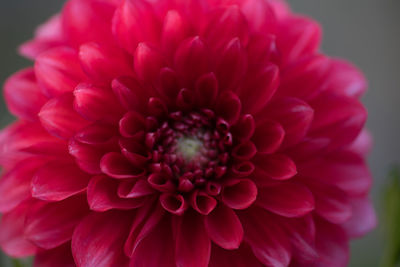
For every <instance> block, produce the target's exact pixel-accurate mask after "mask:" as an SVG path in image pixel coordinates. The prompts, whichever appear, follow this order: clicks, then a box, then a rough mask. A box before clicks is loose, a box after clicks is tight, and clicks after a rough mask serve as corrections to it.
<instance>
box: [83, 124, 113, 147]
mask: <svg viewBox="0 0 400 267" xmlns="http://www.w3.org/2000/svg"><path fill="white" fill-rule="evenodd" d="M117 133H118V131H117V130H116V129H115V128H114V127H113V126H112V125H110V124H106V123H103V122H94V123H92V124H90V125H88V126H87V127H86V128H84V129H82V130H81V131H79V132H78V133H77V134H76V135H75V139H76V140H77V141H79V142H81V143H83V144H88V145H101V144H105V143H107V142H110V141H111V139H112V138H113V137H114V136H115V135H117Z"/></svg>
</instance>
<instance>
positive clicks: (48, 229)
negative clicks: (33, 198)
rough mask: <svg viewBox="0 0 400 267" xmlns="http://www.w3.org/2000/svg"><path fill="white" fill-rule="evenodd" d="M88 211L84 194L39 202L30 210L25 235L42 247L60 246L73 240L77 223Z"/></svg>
mask: <svg viewBox="0 0 400 267" xmlns="http://www.w3.org/2000/svg"><path fill="white" fill-rule="evenodd" d="M87 213H88V208H87V204H86V199H85V198H84V197H83V196H75V197H72V198H69V199H66V200H63V201H59V202H54V203H46V202H38V203H37V204H35V205H34V206H32V207H31V209H30V211H29V212H28V215H27V218H26V221H25V236H26V238H27V239H28V240H30V241H32V242H33V243H35V244H36V245H37V246H39V247H41V248H44V249H52V248H55V247H58V246H59V245H61V244H63V243H65V242H67V241H69V240H71V237H72V232H73V231H74V229H75V227H76V225H77V224H78V223H79V222H80V221H81V220H82V219H83V218H84V216H85V215H86V214H87Z"/></svg>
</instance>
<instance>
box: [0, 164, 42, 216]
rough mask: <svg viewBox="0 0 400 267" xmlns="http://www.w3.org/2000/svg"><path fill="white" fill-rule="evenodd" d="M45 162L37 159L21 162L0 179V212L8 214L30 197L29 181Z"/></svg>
mask: <svg viewBox="0 0 400 267" xmlns="http://www.w3.org/2000/svg"><path fill="white" fill-rule="evenodd" d="M44 163H45V162H44V161H43V160H40V159H37V158H29V159H27V160H23V161H21V162H20V163H19V164H17V165H16V166H15V167H14V168H13V169H11V170H9V171H8V172H6V173H5V174H3V177H2V178H1V179H0V195H1V198H0V210H1V212H9V211H11V210H12V209H14V208H15V207H16V206H18V205H19V204H20V203H22V202H23V201H24V200H26V199H28V198H30V197H31V181H32V177H33V176H34V174H35V172H36V171H37V169H38V168H40V167H41V166H42V165H43V164H44Z"/></svg>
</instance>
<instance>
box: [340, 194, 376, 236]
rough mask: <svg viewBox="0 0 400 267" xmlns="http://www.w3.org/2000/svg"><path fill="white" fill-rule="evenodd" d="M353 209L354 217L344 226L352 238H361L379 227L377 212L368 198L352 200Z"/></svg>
mask: <svg viewBox="0 0 400 267" xmlns="http://www.w3.org/2000/svg"><path fill="white" fill-rule="evenodd" d="M351 207H352V215H353V216H352V217H351V218H350V220H348V221H347V222H345V223H344V224H343V226H344V229H345V230H346V232H347V234H348V235H349V236H350V237H355V238H357V237H361V236H363V235H365V234H366V233H368V232H370V231H371V230H372V229H374V228H375V227H376V226H377V224H378V220H377V217H376V214H375V210H374V207H373V205H372V203H371V201H370V200H369V199H368V198H366V197H361V198H356V199H351Z"/></svg>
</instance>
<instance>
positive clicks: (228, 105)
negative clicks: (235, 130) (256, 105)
mask: <svg viewBox="0 0 400 267" xmlns="http://www.w3.org/2000/svg"><path fill="white" fill-rule="evenodd" d="M241 110H242V103H241V100H240V98H239V97H238V96H237V95H236V94H234V93H233V92H232V91H225V92H223V93H222V94H220V96H219V99H218V101H217V104H216V112H217V115H219V116H221V117H222V118H223V119H224V120H226V121H227V122H228V123H229V124H235V123H236V122H237V120H238V119H239V117H240V112H241Z"/></svg>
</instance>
